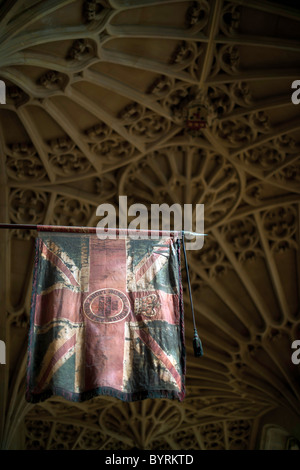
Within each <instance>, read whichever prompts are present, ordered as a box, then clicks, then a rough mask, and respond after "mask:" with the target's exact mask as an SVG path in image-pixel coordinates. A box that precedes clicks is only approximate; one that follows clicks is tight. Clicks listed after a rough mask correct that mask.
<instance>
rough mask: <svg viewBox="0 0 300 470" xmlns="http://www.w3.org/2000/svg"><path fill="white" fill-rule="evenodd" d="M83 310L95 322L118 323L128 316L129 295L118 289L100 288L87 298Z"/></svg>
mask: <svg viewBox="0 0 300 470" xmlns="http://www.w3.org/2000/svg"><path fill="white" fill-rule="evenodd" d="M83 311H84V313H85V315H86V316H87V318H89V320H91V321H93V322H96V323H116V322H119V321H121V320H124V319H125V318H126V317H127V315H128V314H129V312H130V303H129V300H128V298H127V296H126V295H125V294H123V292H121V291H119V290H117V289H100V290H96V291H95V292H92V293H91V294H90V295H89V296H88V297H87V298H86V299H85V301H84V303H83Z"/></svg>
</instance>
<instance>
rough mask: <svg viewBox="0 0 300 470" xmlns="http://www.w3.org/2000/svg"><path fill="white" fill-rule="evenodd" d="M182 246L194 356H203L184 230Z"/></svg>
mask: <svg viewBox="0 0 300 470" xmlns="http://www.w3.org/2000/svg"><path fill="white" fill-rule="evenodd" d="M182 246H183V254H184V261H185V270H186V275H187V283H188V288H189V294H190V302H191V309H192V315H193V324H194V338H193V347H194V356H195V357H201V356H203V347H202V342H201V339H200V338H199V336H198V332H197V327H196V321H195V313H194V305H193V298H192V289H191V283H190V275H189V267H188V262H187V256H186V251H185V244H184V232H182Z"/></svg>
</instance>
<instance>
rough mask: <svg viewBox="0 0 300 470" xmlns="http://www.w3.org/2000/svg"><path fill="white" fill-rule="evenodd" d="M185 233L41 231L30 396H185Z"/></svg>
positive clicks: (34, 293) (32, 324)
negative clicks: (159, 235)
mask: <svg viewBox="0 0 300 470" xmlns="http://www.w3.org/2000/svg"><path fill="white" fill-rule="evenodd" d="M184 379H185V347H184V319H183V300H182V283H181V274H180V240H179V239H178V237H176V236H171V237H170V236H169V237H162V238H160V239H156V240H153V239H151V238H149V239H148V238H146V239H131V238H130V237H128V236H127V238H126V237H123V238H116V239H109V238H108V239H106V240H104V239H99V238H98V237H97V234H96V233H94V232H91V233H82V232H81V233H76V232H72V231H71V232H70V233H62V232H54V231H53V232H51V231H44V232H39V236H38V238H37V240H36V253H35V266H34V276H33V289H32V300H31V318H30V331H29V347H28V364H27V390H26V400H27V401H29V402H31V403H36V402H39V401H43V400H45V399H47V398H49V397H50V396H52V395H56V396H62V397H64V398H66V399H67V400H70V401H85V400H88V399H90V398H92V397H95V396H98V395H110V396H114V397H117V398H119V399H121V400H124V401H135V400H142V399H145V398H170V399H178V400H179V401H182V400H183V398H184V396H185V384H184Z"/></svg>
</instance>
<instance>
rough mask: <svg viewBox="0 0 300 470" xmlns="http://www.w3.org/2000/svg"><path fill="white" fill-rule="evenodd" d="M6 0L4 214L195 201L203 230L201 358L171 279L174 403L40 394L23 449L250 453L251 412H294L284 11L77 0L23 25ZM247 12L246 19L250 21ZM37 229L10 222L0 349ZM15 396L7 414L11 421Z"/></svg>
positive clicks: (18, 313)
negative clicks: (123, 200)
mask: <svg viewBox="0 0 300 470" xmlns="http://www.w3.org/2000/svg"><path fill="white" fill-rule="evenodd" d="M17 3H18V2H16V5H15V7H14V8H15V11H14V10H12V11H11V15H12V16H11V17H8V18H6V13H5V12H4V13H3V17H2V23H1V28H3V37H4V38H5V41H3V43H2V46H1V45H0V63H1V78H2V79H3V80H4V81H6V80H8V81H9V83H8V86H7V104H6V105H1V110H0V111H1V113H0V124H1V126H0V130H1V139H0V140H1V158H3V161H5V167H6V176H7V178H8V185H9V196H8V204H9V206H8V208H2V209H3V212H2V220H3V218H6V220H10V221H11V222H13V223H28V224H43V223H47V224H58V225H87V224H94V225H95V224H96V223H97V218H96V217H95V208H96V206H97V205H98V204H101V203H103V202H113V203H116V201H117V196H118V195H119V194H124V195H127V196H128V205H130V204H131V203H134V202H140V203H144V204H145V205H146V206H147V207H148V208H149V207H150V204H151V203H156V204H162V203H164V202H165V203H168V204H169V205H171V204H173V203H179V204H181V205H183V204H187V203H190V204H196V203H203V204H204V205H205V232H206V233H207V236H206V238H205V243H204V246H203V248H202V249H201V250H199V252H192V251H191V252H190V253H189V254H188V257H189V264H190V279H191V285H192V290H193V296H194V298H195V299H196V301H195V302H194V304H195V309H196V321H197V325H198V327H199V333H200V336H201V337H202V341H203V343H204V350H205V356H204V357H203V358H202V359H203V360H202V359H201V361H199V362H197V361H196V360H194V359H193V356H192V352H191V351H192V347H191V342H192V338H193V327H192V318H191V313H190V306H189V301H188V291H187V281H186V274H185V273H184V272H183V274H182V275H183V282H184V296H185V326H186V337H187V340H186V347H187V354H188V364H187V365H188V367H187V399H186V400H185V401H184V403H182V404H175V405H174V403H172V402H168V401H159V402H158V401H147V402H146V403H144V404H141V403H138V404H130V405H128V404H125V405H124V404H122V403H121V402H119V401H117V400H115V401H114V400H111V399H107V400H98V401H97V400H95V401H93V400H91V401H89V402H88V403H85V404H80V405H79V404H77V405H74V406H73V404H72V405H71V404H70V403H68V402H61V401H59V400H55V399H53V400H49V401H47V402H46V403H45V404H43V406H39V405H36V406H34V407H32V408H31V410H29V411H26V413H25V412H24V414H27V416H26V419H25V431H24V436H25V447H26V448H27V449H46V448H47V449H101V450H102V449H103V450H109V449H124V450H125V449H132V448H133V447H139V448H147V449H161V450H167V449H174V448H175V449H176V448H182V447H183V448H184V449H187V450H188V449H248V448H253V445H254V441H255V439H254V438H255V433H256V431H255V429H257V427H256V426H257V425H258V423H259V416H261V415H263V414H265V413H267V412H269V411H270V410H273V409H274V410H275V409H277V408H279V407H281V408H283V409H284V410H288V411H289V412H290V411H291V410H292V412H293V413H295V415H296V414H297V413H299V406H298V404H299V395H300V393H299V386H298V384H297V383H296V381H295V375H293V374H294V369H293V371H292V366H291V360H290V356H291V350H290V344H291V341H292V340H294V339H297V338H298V337H299V334H300V329H299V328H300V327H299V293H298V286H299V263H298V261H297V253H298V252H299V180H300V176H299V175H300V171H299V168H300V167H299V149H300V147H299V138H298V131H299V122H298V121H297V116H296V113H295V107H294V106H293V105H292V104H291V101H290V95H289V93H290V84H289V83H288V89H287V90H285V91H283V90H284V83H285V80H286V83H287V82H288V78H287V77H289V76H292V72H290V71H291V70H294V69H295V64H297V60H298V59H297V51H298V49H297V48H298V45H297V41H296V39H297V38H296V33H292V31H295V30H296V28H295V23H294V22H296V21H298V18H296V16H295V17H293V13H292V12H290V13H289V15H288V16H285V15H284V5H283V2H282V3H281V4H278V2H277V5H275V4H274V5H272V6H271V5H270V2H269V3H268V4H267V3H265V4H263V5H262V6H261V5H257V6H253V5H252V7H251V9H249V7H247V6H246V4H245V5H244V4H241V2H228V1H223V2H216V5H218V7H219V11H217V10H215V9H214V8H216V5H213V2H208V1H206V0H199V1H196V2H193V1H183V2H175V3H174V4H173V3H172V2H170V1H169V0H168V1H162V2H160V4H159V5H158V3H159V2H150V3H149V4H148V3H147V2H139V1H135V0H132V1H131V2H125V3H126V5H125V4H124V2H121V1H119V0H111V1H106V0H89V1H82V0H74V2H71V3H70V4H68V2H67V4H65V3H64V5H59V2H56V3H57V4H56V5H54V3H55V2H54V3H53V2H52V4H51V9H50V10H49V11H48V10H47V9H48V7H47V5H46V4H45V7H43V8H45V11H44V13H42V12H40V14H41V17H40V16H39V15H38V16H37V19H35V18H34V16H33V15H34V14H36V11H38V8H37V7H36V5H35V6H34V5H33V6H32V7H31V6H30V5H28V8H26V10H25V11H24V12H23V11H22V9H21V8H20V7H19V6H18V5H17ZM34 8H36V10H35V9H34ZM61 8H62V9H61ZM63 8H65V10H64V11H63ZM177 8H178V11H179V10H180V18H179V17H177V16H178V15H176V11H177V10H176V9H177ZM264 9H265V10H264ZM75 10H76V11H77V12H79V13H77V16H76V14H75V13H74V12H75ZM249 10H251V11H249ZM7 11H8V12H9V8H8V10H7ZM161 11H164V12H166V11H169V12H170V11H172V15H165V17H162V15H161ZM31 12H32V17H30V14H31ZM80 15H81V20H80V18H79V16H80ZM215 15H219V16H218V17H217V16H215ZM247 15H249V18H250V16H251V18H257V21H252V22H251V24H250V23H249V24H248V23H247ZM268 15H269V20H268V21H269V22H270V23H268V25H267V26H268V27H267V28H266V31H262V32H261V33H259V34H258V31H260V24H262V23H263V20H262V18H266V16H268ZM75 17H76V18H75ZM58 18H59V20H58ZM8 19H9V21H8ZM28 19H29V20H30V22H29V23H28V27H27V24H25V23H26V21H28ZM282 19H283V20H282ZM273 20H274V24H275V23H276V24H280V25H281V28H282V30H280V31H284V29H285V28H286V31H285V33H282V37H281V36H280V34H279V36H280V37H277V36H276V35H275V33H274V34H273V36H271V35H270V37H269V36H268V34H269V33H268V31H274V24H273V23H272V21H273ZM80 21H81V22H80ZM264 21H265V20H264ZM290 21H291V23H290ZM21 23H22V24H21ZM23 23H24V24H23ZM290 24H291V29H290V30H289V25H290ZM45 25H47V27H46V28H45ZM23 26H24V27H23ZM52 28H53V29H52ZM272 28H273V29H272ZM11 32H13V35H11ZM39 33H41V34H40V36H41V37H43V41H40V40H39V38H38V36H39ZM293 34H295V36H293ZM263 35H265V36H266V43H267V45H268V47H264V46H265V45H264V36H263ZM287 37H289V39H288V40H287ZM293 38H294V39H293ZM139 43H143V47H144V49H143V50H144V51H145V54H144V55H143V56H141V55H139V52H138V51H139V45H140V44H139ZM60 46H61V47H60ZM286 49H288V54H286V57H285V58H284V59H283V56H284V51H285V50H286ZM272 68H273V69H276V77H275V76H273V77H271V76H270V74H271V72H270V71H271V70H272ZM92 71H93V72H94V73H95V71H97V73H95V75H94V76H95V77H96V78H95V80H94V82H93V90H94V91H93V92H92V91H91V90H92V87H91V88H90V85H91V84H90V82H89V77H91V76H92V74H91V72H92ZM106 90H107V94H106ZM285 94H286V95H288V96H287V101H286V103H284V96H283V95H285ZM61 97H62V98H63V101H60V99H61ZM273 98H274V106H273V102H272V99H273ZM119 103H122V104H119ZM126 103H127V104H126ZM195 103H196V104H197V106H198V105H199V112H200V111H201V113H200V114H201V117H203V118H205V121H206V127H205V129H204V128H203V129H201V130H198V131H197V132H195V133H194V134H193V135H192V134H190V133H188V132H187V129H186V111H187V109H188V108H189V107H190V106H192V105H193V104H195ZM124 104H125V105H124ZM41 111H43V113H41ZM43 116H44V117H43ZM49 117H50V118H51V119H48V118H49ZM50 122H51V124H50ZM1 207H2V206H1ZM2 209H1V210H2ZM34 237H35V233H33V232H32V231H20V230H17V229H16V230H14V231H11V232H10V236H9V237H8V239H9V246H8V249H9V252H10V253H9V254H10V257H11V261H10V263H11V269H10V267H9V269H8V268H5V275H6V278H7V282H10V286H11V287H10V290H11V292H10V296H11V297H13V296H14V293H15V290H13V289H15V287H16V286H18V289H19V291H20V292H22V295H21V296H20V299H21V300H20V305H18V306H17V307H16V305H17V303H18V302H19V300H16V303H12V305H9V306H8V308H7V314H6V315H7V322H8V323H7V325H9V328H8V330H9V335H10V337H9V340H10V341H11V340H12V339H13V338H17V337H18V336H17V334H19V333H17V334H15V333H16V332H20V331H23V333H24V331H25V330H26V328H28V321H29V310H30V306H29V303H30V302H29V300H28V299H29V298H30V292H29V287H26V286H29V284H30V282H29V281H28V279H29V275H28V273H30V269H31V267H30V266H28V270H27V271H26V276H25V274H24V273H22V266H21V265H22V260H23V258H21V263H20V257H18V254H19V253H20V252H21V251H22V250H23V251H24V256H25V252H26V250H27V252H26V253H27V256H28V259H31V256H30V255H29V254H28V250H29V248H28V246H29V245H30V246H32V242H33V238H34ZM21 244H22V245H21ZM20 246H22V248H20ZM18 247H19V248H18ZM23 247H24V248H23ZM26 247H27V248H26ZM18 250H19V251H18ZM22 256H23V255H22ZM16 258H18V265H15V261H16ZM24 259H25V258H24ZM23 274H24V276H23ZM22 276H23V277H24V278H25V277H26V279H25V280H22V281H21V278H22ZM15 297H16V299H17V296H15ZM5 321H6V320H5ZM1 331H2V330H1ZM11 344H13V345H14V346H13V347H19V346H20V345H17V346H15V344H16V342H12V341H11ZM20 347H21V346H20ZM18 354H19V356H20V357H21V356H22V357H23V355H24V352H23V350H22V352H20V353H19V351H16V352H14V354H12V355H11V357H14V356H18ZM287 365H288V367H287ZM14 366H15V364H10V368H11V370H15V369H17V367H14ZM23 376H24V369H22V370H20V381H21V382H22V380H23V379H22V377H23ZM22 383H23V382H22ZM13 384H14V380H12V378H11V377H10V381H9V382H7V387H9V386H11V387H13ZM22 386H23V385H22ZM7 390H9V392H8V395H9V396H11V397H12V401H11V402H10V403H13V397H15V396H18V397H23V395H24V393H23V391H22V390H21V386H20V390H19V389H14V390H12V389H11V388H9V389H8V388H7ZM11 391H12V392H13V393H11ZM18 394H19V395H18ZM17 401H18V400H17ZM21 403H22V402H21V400H19V401H18V403H15V404H12V405H11V408H10V409H9V411H8V410H4V411H5V412H4V414H6V415H7V416H8V415H9V413H12V414H10V416H11V417H13V416H14V410H15V409H21V408H22V406H23V405H22V404H21ZM8 407H9V405H8ZM18 407H19V408H18ZM2 412H3V410H2V409H1V410H0V415H1V413H2ZM14 423H15V421H14V420H13V419H11V422H10V424H9V425H8V429H9V427H11V429H10V431H9V432H11V433H13V432H14V431H13V430H12V427H13V425H14ZM253 433H254V435H253ZM5 439H6V441H5V442H6V443H7V442H8V441H9V440H8V438H7V435H5ZM10 442H11V441H10Z"/></svg>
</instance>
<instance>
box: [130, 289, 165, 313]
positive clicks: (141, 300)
mask: <svg viewBox="0 0 300 470" xmlns="http://www.w3.org/2000/svg"><path fill="white" fill-rule="evenodd" d="M159 306H160V304H159V301H158V297H157V295H156V294H149V295H146V296H145V297H138V298H136V299H135V301H134V313H135V314H136V315H144V316H146V317H153V316H154V315H156V313H157V309H158V308H159Z"/></svg>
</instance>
